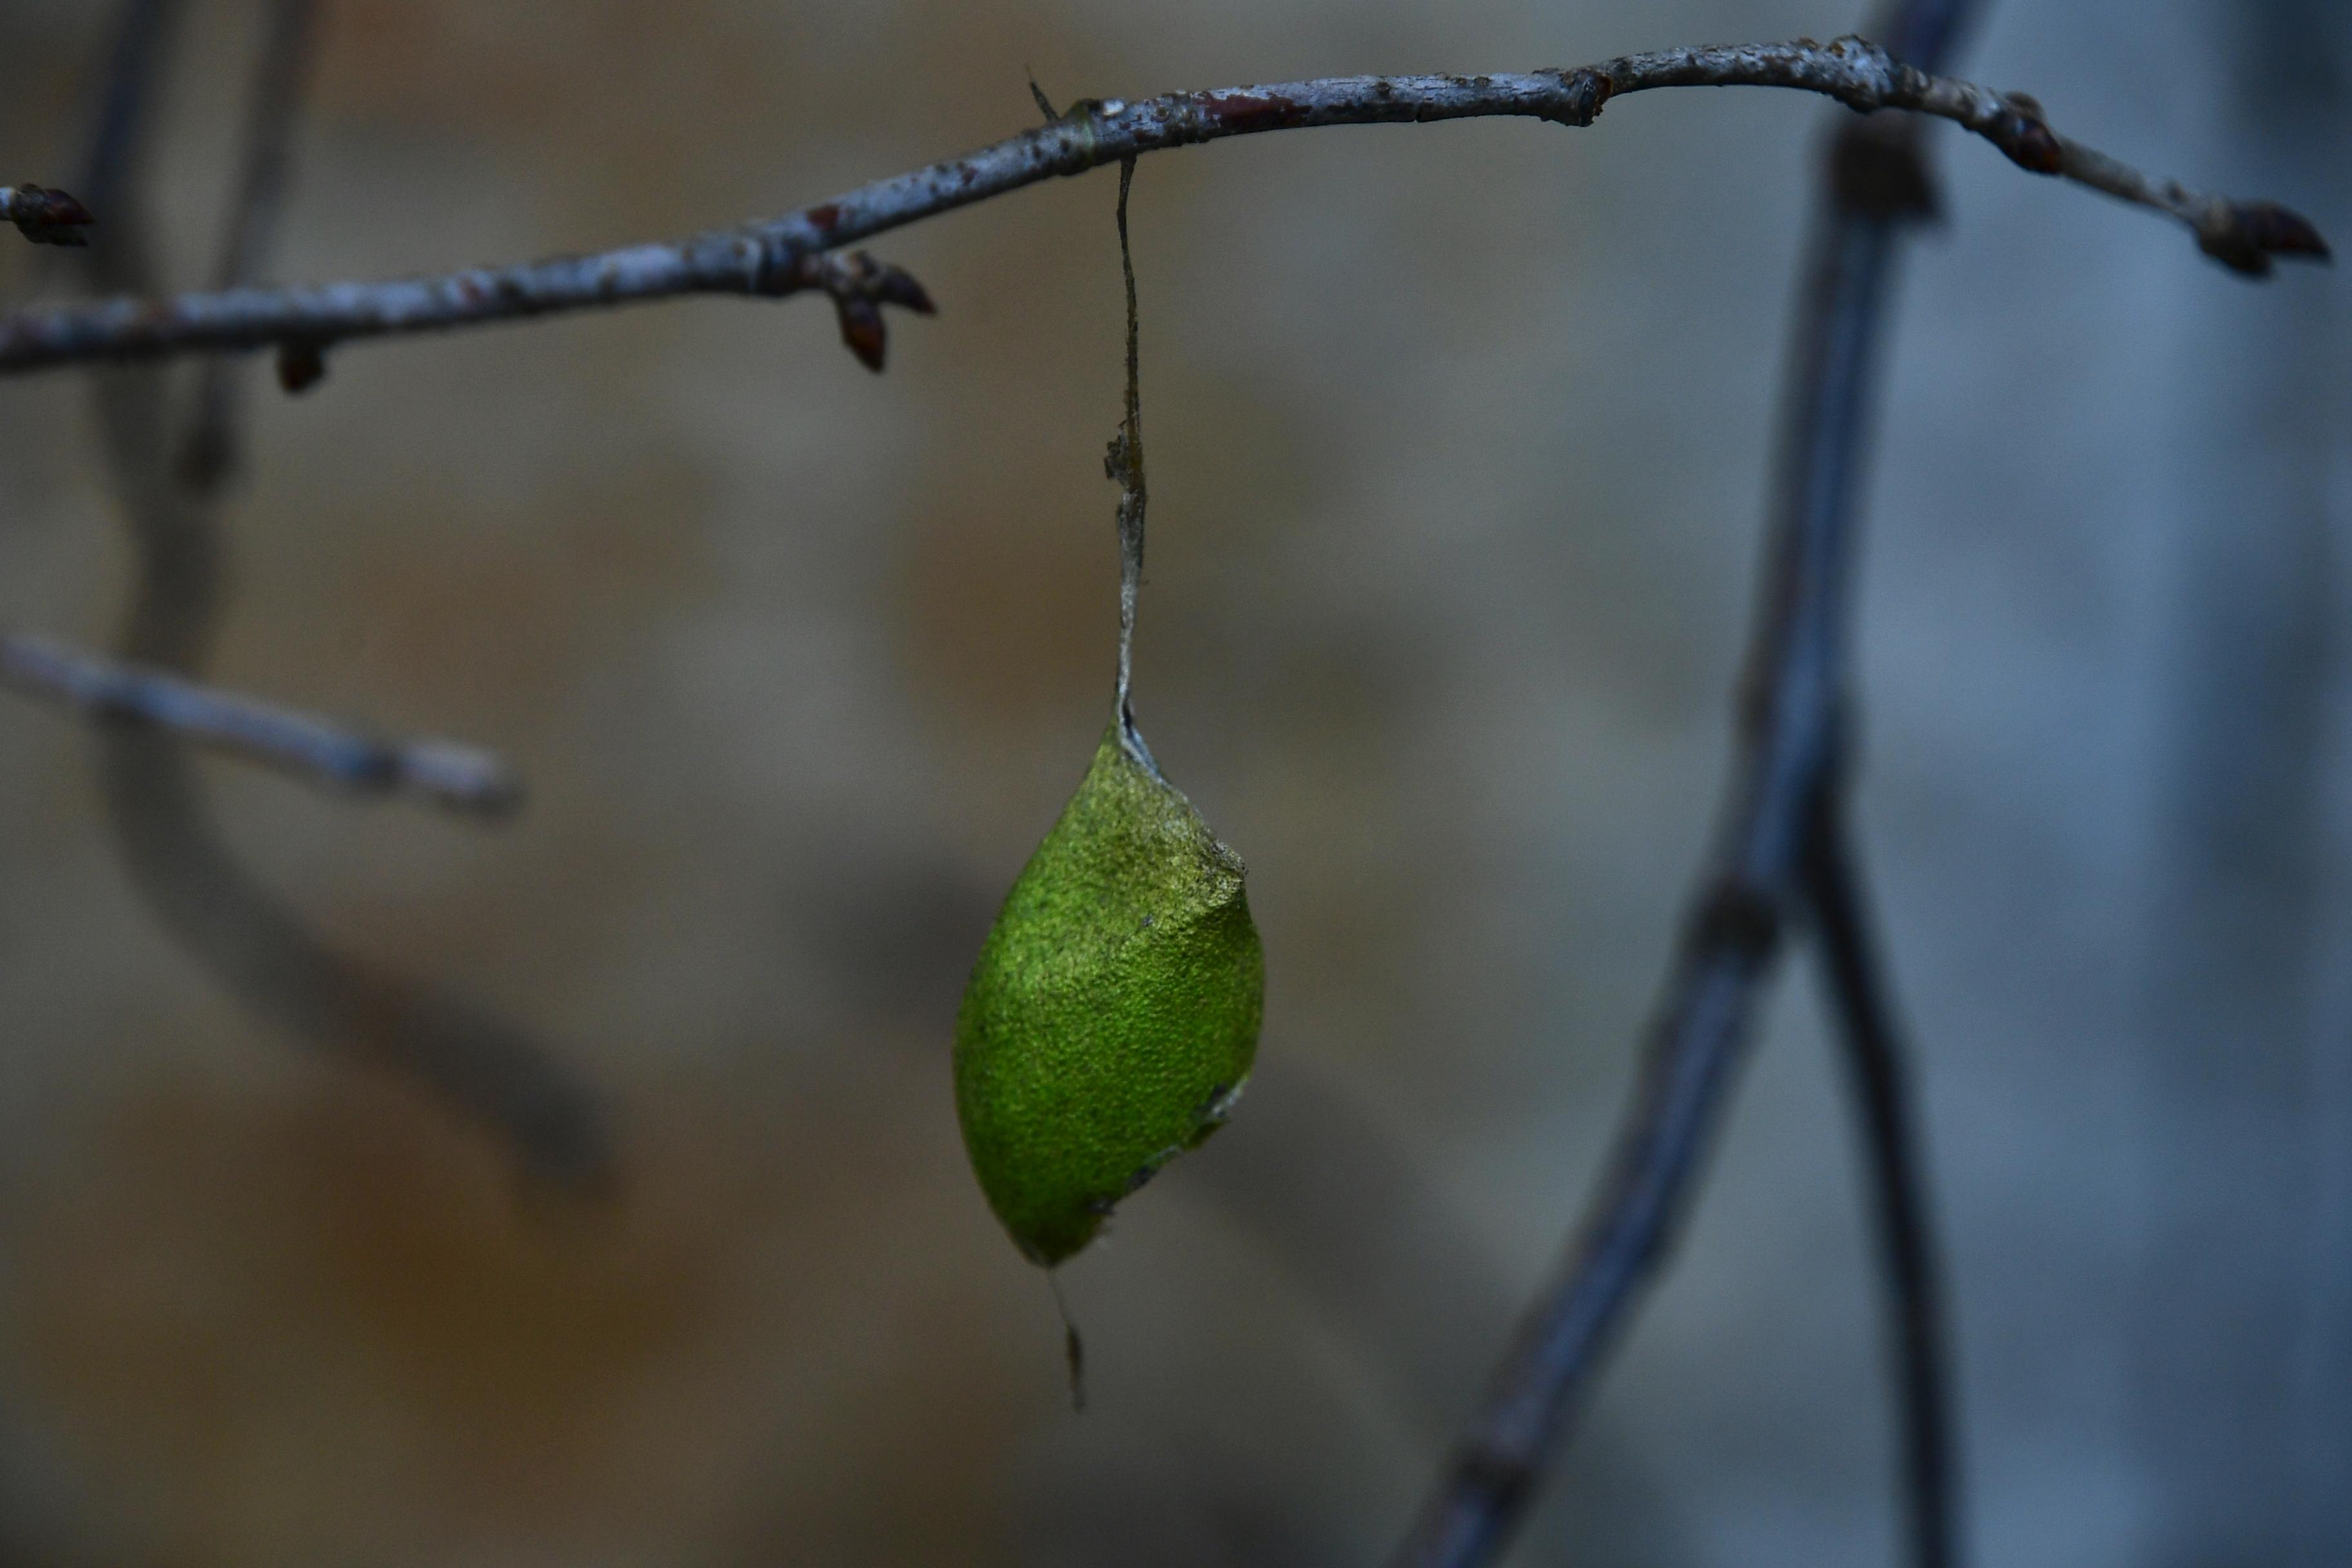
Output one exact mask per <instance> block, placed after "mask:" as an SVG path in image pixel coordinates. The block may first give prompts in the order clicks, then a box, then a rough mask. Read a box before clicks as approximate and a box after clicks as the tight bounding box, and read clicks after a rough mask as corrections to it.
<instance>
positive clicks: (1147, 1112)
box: [955, 724, 1265, 1268]
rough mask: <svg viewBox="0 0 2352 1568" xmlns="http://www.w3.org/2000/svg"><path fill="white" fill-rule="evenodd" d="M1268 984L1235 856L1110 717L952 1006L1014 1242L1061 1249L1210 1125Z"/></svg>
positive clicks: (958, 1069)
mask: <svg viewBox="0 0 2352 1568" xmlns="http://www.w3.org/2000/svg"><path fill="white" fill-rule="evenodd" d="M1264 1011H1265V954H1264V953H1263V952H1262V951H1261V950H1260V949H1259V946H1258V940H1257V927H1256V926H1255V924H1253V923H1252V922H1251V921H1250V912H1249V902H1248V900H1247V899H1246V898H1245V897H1244V893H1243V889H1242V863H1241V860H1240V859H1239V858H1237V857H1236V856H1235V855H1234V852H1233V851H1232V850H1231V849H1228V848H1226V847H1225V846H1224V845H1223V844H1221V843H1219V842H1218V841H1217V837H1216V835H1215V834H1213V833H1211V832H1210V831H1209V826H1208V824H1206V823H1204V822H1202V820H1201V814H1200V813H1199V812H1197V811H1195V810H1193V809H1192V802H1191V801H1188V800H1186V799H1185V798H1184V797H1183V795H1181V794H1180V793H1178V791H1177V790H1176V789H1175V788H1174V787H1173V786H1171V784H1169V783H1168V781H1167V780H1166V779H1164V778H1162V777H1160V772H1159V769H1158V768H1157V767H1155V766H1154V765H1153V764H1152V763H1151V757H1150V752H1148V751H1146V750H1144V749H1143V743H1142V741H1141V739H1140V738H1139V737H1133V736H1132V735H1131V734H1130V735H1122V733H1121V730H1120V726H1118V725H1117V724H1113V725H1112V726H1111V729H1110V731H1109V733H1108V734H1107V735H1106V736H1104V738H1103V743H1102V747H1101V749H1100V750H1098V751H1097V752H1095V759H1094V763H1093V764H1092V765H1091V766H1090V767H1088V768H1087V776H1086V779H1085V780H1084V782H1082V783H1081V784H1079V785H1078V792H1077V794H1076V795H1072V796H1071V797H1070V804H1069V805H1066V806H1065V807H1064V808H1063V809H1062V816H1061V820H1059V821H1058V822H1056V823H1055V824H1054V827H1053V831H1052V832H1050V833H1048V834H1046V835H1045V842H1044V843H1042V844H1040V845H1039V846H1037V852H1036V853H1035V854H1034V855H1032V856H1031V857H1030V858H1029V864H1028V865H1027V866H1026V867H1024V868H1023V869H1022V872H1021V876H1020V878H1019V879H1017V880H1016V881H1014V883H1013V890H1012V891H1011V892H1010V893H1008V894H1006V895H1005V899H1004V908H1003V911H1002V912H1001V913H999V914H998V915H997V917H996V924H995V926H994V927H993V928H992V929H991V930H990V931H989V933H988V942H987V943H986V944H985V945H984V946H982V949H981V951H980V962H979V963H977V964H975V965H974V966H973V968H972V973H971V984H970V985H969V986H968V987H966V989H965V991H964V996H963V1007H962V1010H961V1012H960V1013H959V1014H958V1015H957V1017H956V1045H955V1080H956V1110H957V1113H958V1114H959V1115H960V1116H961V1119H962V1121H963V1137H964V1146H965V1148H966V1149H967V1150H969V1151H970V1152H971V1168H972V1170H973V1172H974V1173H976V1174H977V1175H978V1176H979V1177H980V1185H981V1190H982V1192H984V1193H986V1194H988V1202H989V1205H990V1206H991V1207H992V1208H993V1209H995V1211H996V1216H997V1218H999V1219H1001V1220H1003V1222H1004V1228H1005V1229H1006V1230H1008V1231H1010V1232H1012V1234H1013V1240H1014V1241H1015V1242H1017V1243H1018V1244H1019V1245H1020V1247H1021V1250H1022V1251H1023V1252H1024V1253H1026V1254H1027V1255H1028V1256H1029V1258H1031V1259H1032V1260H1033V1261H1034V1262H1036V1263H1038V1264H1041V1265H1043V1266H1045V1267H1046V1268H1052V1267H1053V1266H1054V1265H1055V1264H1057V1263H1059V1262H1061V1261H1062V1260H1063V1259H1064V1258H1068V1257H1069V1256H1070V1255H1071V1254H1072V1253H1074V1252H1076V1251H1077V1250H1078V1249H1079V1248H1080V1247H1084V1246H1085V1245H1086V1244H1087V1242H1088V1241H1090V1240H1091V1239H1093V1237H1094V1234H1095V1232H1096V1231H1097V1229H1099V1228H1100V1227H1101V1225H1102V1222H1103V1217H1104V1216H1105V1215H1108V1214H1109V1213H1110V1210H1111V1205H1114V1204H1116V1203H1118V1201H1119V1199H1121V1198H1123V1197H1125V1196H1126V1195H1127V1194H1129V1193H1131V1192H1133V1191H1134V1190H1135V1189H1136V1188H1138V1187H1139V1186H1141V1185H1142V1184H1144V1183H1145V1182H1146V1181H1148V1180H1149V1179H1150V1177H1151V1175H1152V1173H1154V1172H1156V1171H1158V1170H1159V1169H1160V1166H1162V1165H1164V1164H1166V1163H1168V1162H1169V1161H1171V1160H1172V1159H1174V1158H1175V1157H1176V1156H1177V1155H1179V1154H1181V1153H1182V1152H1184V1151H1185V1150H1187V1149H1190V1148H1192V1147H1194V1146H1195V1145H1196V1144H1198V1143H1199V1142H1201V1141H1202V1139H1204V1138H1206V1137H1207V1136H1208V1135H1209V1134H1210V1133H1212V1132H1213V1131H1216V1130H1217V1128H1218V1127H1219V1126H1220V1125H1221V1124H1222V1123H1223V1121H1224V1118H1225V1114H1226V1112H1227V1110H1229V1109H1230V1108H1231V1107H1232V1105H1233V1102H1234V1097H1235V1096H1236V1095H1238V1094H1239V1093H1240V1092H1241V1089H1242V1084H1243V1082H1244V1080H1245V1079H1247V1078H1248V1077H1249V1069H1250V1062H1251V1059H1252V1058H1254V1057H1255V1055H1256V1053H1257V1033H1258V1021H1259V1019H1260V1017H1261V1016H1262V1015H1263V1013H1264Z"/></svg>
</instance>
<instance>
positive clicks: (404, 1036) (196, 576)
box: [85, 0, 617, 1196]
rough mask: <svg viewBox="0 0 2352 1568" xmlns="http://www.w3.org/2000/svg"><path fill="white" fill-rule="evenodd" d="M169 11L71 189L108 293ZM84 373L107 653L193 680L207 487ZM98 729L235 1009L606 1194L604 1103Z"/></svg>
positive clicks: (141, 2) (523, 1160)
mask: <svg viewBox="0 0 2352 1568" xmlns="http://www.w3.org/2000/svg"><path fill="white" fill-rule="evenodd" d="M176 12H177V0H127V3H126V4H125V5H124V7H123V12H122V22H121V34H120V37H119V41H118V45H117V47H116V49H115V51H114V62H113V68H112V70H111V73H110V85H109V88H108V90H107V93H106V96H105V100H104V103H105V108H104V111H103V113H102V115H101V117H100V132H99V134H98V135H97V136H96V137H95V138H94V141H95V143H96V152H95V153H94V154H93V156H92V158H91V160H90V167H91V173H90V175H89V178H88V179H87V180H86V181H85V188H86V189H89V190H90V191H91V192H92V193H93V199H95V196H96V193H98V192H101V191H103V192H105V193H107V198H106V203H105V205H106V210H107V212H108V214H109V219H110V221H109V223H108V225H107V226H106V228H105V230H104V233H103V237H102V238H101V239H100V241H99V243H98V244H96V245H94V246H93V247H91V251H90V258H91V262H92V264H93V268H94V270H95V271H96V273H97V276H98V278H99V279H102V280H104V281H105V282H106V283H108V284H110V285H111V286H114V287H122V286H126V285H128V286H131V287H142V286H145V285H147V284H148V283H149V282H151V280H152V277H153V262H152V257H151V255H150V253H149V249H148V247H147V244H146V235H145V232H144V225H143V223H142V207H141V204H140V203H139V201H138V200H137V198H136V195H135V190H136V184H137V175H138V174H139V172H140V170H141V168H142V163H143V161H144V157H145V154H146V152H147V150H148V147H149V145H150V143H151V142H152V135H151V134H150V132H151V130H152V127H151V126H150V124H149V112H148V111H149V110H150V109H151V108H152V103H153V101H154V99H155V96H156V94H155V92H154V78H155V75H156V73H157V71H158V70H159V68H160V61H161V58H162V56H163V53H164V52H165V50H164V45H163V37H164V34H165V30H166V29H167V28H168V27H169V26H170V25H171V23H172V22H173V20H174V18H175V15H176ZM250 151H252V149H249V152H250ZM242 189H243V191H244V193H245V199H246V201H247V204H248V206H249V205H251V204H253V203H257V202H260V203H267V202H274V201H275V199H276V197H275V194H274V187H273V186H272V185H271V184H270V182H268V181H267V180H257V179H256V178H255V177H253V176H252V175H251V174H249V173H248V174H247V176H246V177H245V179H244V180H243V183H242ZM236 221H237V222H239V223H241V224H246V225H247V226H249V227H250V229H251V231H253V232H264V231H266V229H267V227H268V225H267V222H266V221H265V219H264V218H259V217H255V216H244V217H240V218H238V219H237V220H236ZM232 248H235V247H232ZM256 262H257V251H253V252H248V253H247V263H246V264H247V265H252V264H255V263H256ZM94 379H95V382H96V388H97V393H98V413H99V423H100V434H101V436H102V437H103V439H104V447H105V451H106V456H107V460H108V465H109V468H110V470H111V474H112V477H113V479H114V481H115V486H116V489H117V490H118V492H119V494H120V498H121V510H122V515H123V520H124V521H125V522H126V523H127V524H128V526H129V528H130V531H131V537H132V541H133V542H134V543H135V544H136V545H137V548H138V572H137V576H136V579H135V581H134V583H133V586H132V593H131V605H130V609H129V613H128V615H127V616H126V618H125V621H124V625H123V628H122V631H121V639H120V642H119V644H118V647H117V652H118V654H119V655H120V657H121V658H122V659H123V661H124V662H125V663H126V664H128V665H130V666H132V667H135V668H142V669H159V670H164V671H169V672H171V673H172V674H173V675H175V676H178V677H181V678H184V679H189V680H190V681H191V682H192V683H193V679H194V677H196V676H197V675H198V674H199V672H200V671H201V670H202V669H203V668H204V665H205V660H206V659H207V658H208V657H209V656H210V654H211V651H212V646H213V642H214V640H215V636H216V634H217V631H218V627H219V623H220V619H221V614H222V610H223V608H224V605H225V599H226V593H225V587H226V584H225V580H224V579H225V575H226V574H225V565H226V561H225V557H226V542H225V540H224V537H223V530H222V527H221V521H220V517H219V513H218V508H217V504H216V497H215V496H213V495H212V494H209V493H207V490H206V488H205V487H204V486H201V485H194V484H191V482H190V479H191V476H189V475H188V474H186V473H184V472H183V471H181V468H182V467H183V465H178V464H175V463H173V461H172V454H173V452H174V451H176V450H179V449H180V446H179V442H178V441H176V440H175V439H174V437H175V436H176V435H177V434H178V430H179V426H178V424H177V422H176V420H175V419H174V405H173V400H172V398H171V396H170V393H171V391H172V388H171V386H170V385H169V384H167V382H166V380H165V378H164V376H163V374H160V373H159V372H156V371H152V370H105V371H101V372H100V373H99V374H98V375H97V376H96V377H95V378H94ZM233 412H234V410H232V413H233ZM101 733H102V735H103V738H104V749H103V752H102V754H101V764H100V765H101V777H102V781H103V784H104V786H105V792H106V802H107V811H108V816H109V819H110V824H111V826H112V827H113V830H114V836H115V839H116V842H117V844H118V846H119V847H120V849H121V855H122V859H123V864H124V866H125V868H127V870H128V872H129V874H130V876H131V880H132V882H133V884H134V885H135V886H136V887H137V889H138V890H139V892H140V894H141V896H142V898H143V899H144V900H145V901H146V903H147V905H148V907H149V909H150V910H152V913H153V914H154V915H155V917H156V919H157V920H158V921H160V922H161V923H162V924H163V927H164V929H165V930H166V931H169V932H170V933H171V935H172V936H173V939H174V940H175V941H176V942H178V943H179V944H180V946H181V947H182V948H183V949H184V951H185V952H187V953H188V954H189V955H190V956H191V957H192V958H194V959H195V960H196V961H197V962H199V963H202V964H203V965H204V966H205V968H206V969H207V970H208V971H209V972H211V973H213V974H214V975H215V977H216V978H217V979H219V980H220V981H221V983H222V984H225V985H226V987H227V988H228V989H229V990H230V991H232V992H233V993H234V994H236V997H237V999H238V1000H239V1001H240V1002H242V1003H243V1004H244V1005H246V1006H247V1007H248V1008H250V1009H251V1010H253V1011H254V1012H255V1013H257V1014H258V1015H259V1016H263V1017H266V1018H268V1019H269V1020H271V1021H272V1022H273V1023H275V1024H276V1025H278V1026H279V1027H282V1028H284V1029H286V1030H287V1031H289V1033H290V1034H292V1035H293V1036H295V1037H298V1038H299V1039H301V1040H304V1041H306V1042H308V1043H310V1045H312V1046H314V1047H318V1048H320V1049H321V1050H325V1051H329V1052H332V1053H334V1054H335V1055H337V1056H339V1057H342V1058H346V1059H352V1060H356V1061H359V1062H362V1063H364V1064H366V1065H368V1066H371V1067H373V1068H377V1069H379V1070H383V1071H386V1072H390V1073H393V1074H395V1075H398V1076H400V1077H402V1078H404V1079H407V1080H408V1081H410V1082H412V1083H415V1084H417V1085H418V1086H420V1087H422V1088H424V1089H427V1090H430V1091H432V1092H433V1093H435V1094H436V1095H437V1096H438V1097H440V1098H441V1099H442V1100H444V1101H445V1102H446V1103H447V1104H448V1105H449V1106H451V1107H452V1108H453V1109H455V1110H457V1111H458V1112H460V1113H461V1114H463V1115H465V1116H467V1117H468V1118H470V1119H472V1120H474V1121H477V1122H478V1123H480V1124H482V1125H484V1126H486V1127H488V1129H490V1130H491V1131H494V1132H495V1133H497V1134H498V1135H499V1137H500V1138H501V1139H502V1140H503V1141H504V1142H506V1144H507V1145H508V1146H509V1148H510V1149H511V1150H512V1151H513V1152H514V1153H515V1154H516V1156H517V1157H518V1159H519V1161H520V1165H521V1167H522V1169H523V1171H524V1172H525V1173H526V1174H527V1175H529V1176H530V1177H531V1178H533V1179H534V1180H536V1181H538V1182H540V1183H541V1184H545V1185H547V1186H549V1187H551V1188H553V1189H555V1190H557V1191H560V1192H564V1193H568V1194H575V1195H582V1196H593V1195H598V1194H604V1193H607V1192H609V1191H610V1190H612V1188H613V1186H614V1184H615V1182H616V1180H617V1161H616V1156H615V1152H614V1148H613V1146H612V1139H611V1131H610V1129H609V1127H608V1126H607V1124H606V1120H605V1114H604V1107H603V1106H602V1105H601V1104H600V1103H599V1101H598V1100H597V1098H596V1096H595V1095H594V1094H593V1092H592V1091H591V1090H590V1089H589V1088H588V1087H587V1086H586V1085H585V1084H583V1082H582V1081H581V1080H580V1079H578V1078H577V1077H575V1076H574V1074H573V1073H572V1070H571V1069H570V1068H568V1067H567V1066H566V1065H565V1064H564V1063H563V1062H562V1060H561V1059H560V1058H557V1057H555V1056H554V1055H553V1054H551V1052H549V1051H548V1050H547V1049H546V1048H545V1047H542V1046H541V1045H540V1043H539V1042H537V1041H536V1040H533V1039H532V1038H530V1037H529V1036H528V1035H527V1034H525V1033H524V1032H523V1031H522V1030H520V1029H519V1028H517V1027H515V1026H512V1025H510V1024H509V1023H508V1022H506V1021H505V1020H504V1019H502V1018H500V1017H499V1016H496V1015H495V1014H493V1013H490V1012H488V1010H486V1009H483V1008H481V1007H478V1006H476V1005H473V1004H471V1003H469V1002H467V1000H465V999H464V998H462V997H458V996H454V995H451V994H446V993H444V992H442V991H439V990H437V989H436V988H434V987H431V986H428V985H424V984H418V983H416V982H415V981H413V980H410V979H408V978H407V977H405V976H404V975H401V974H398V973H394V972H391V971H389V970H386V969H383V968H381V967H379V966H377V965H376V964H373V963H369V962H367V961H366V960H364V959H362V958H358V957H355V956H352V955H351V954H347V953H344V952H340V951H338V950H336V949H335V948H333V947H331V946H330V945H329V944H328V943H327V942H324V941H322V940H321V939H320V937H319V936H318V935H317V934H316V933H315V932H314V931H312V930H311V929H310V925H309V924H308V922H307V921H305V920H304V919H303V917H302V915H301V914H300V912H299V910H295V909H294V908H292V907H291V906H289V904H287V903H286V902H285V901H284V900H280V899H279V898H278V897H277V896H276V895H275V894H274V893H272V892H271V891H270V890H269V889H267V888H265V887H264V886H262V885H261V884H260V883H259V882H258V881H257V880H256V879H255V878H254V877H253V876H252V874H251V873H250V872H249V871H248V870H247V868H245V866H244V865H243V864H242V863H241V862H240V861H239V859H238V858H237V856H236V851H235V850H234V849H233V847H231V846H230V845H229V843H228V842H227V840H226V837H225V836H224V835H223V834H222V832H221V831H220V827H219V825H218V823H217V822H216V821H215V819H214V816H213V812H212V808H211V805H210V802H209V801H208V800H207V798H206V796H205V788H204V780H203V778H202V776H201V775H200V774H199V773H198V772H197V771H196V768H195V766H194V759H193V758H192V757H191V756H190V755H189V753H188V751H187V748H186V746H185V744H184V742H183V738H182V737H181V735H180V734H179V733H177V732H176V731H173V730H170V729H164V728H159V727H157V726H155V725H152V724H139V725H125V724H111V725H108V726H106V727H105V728H104V729H103V730H102V731H101Z"/></svg>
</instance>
